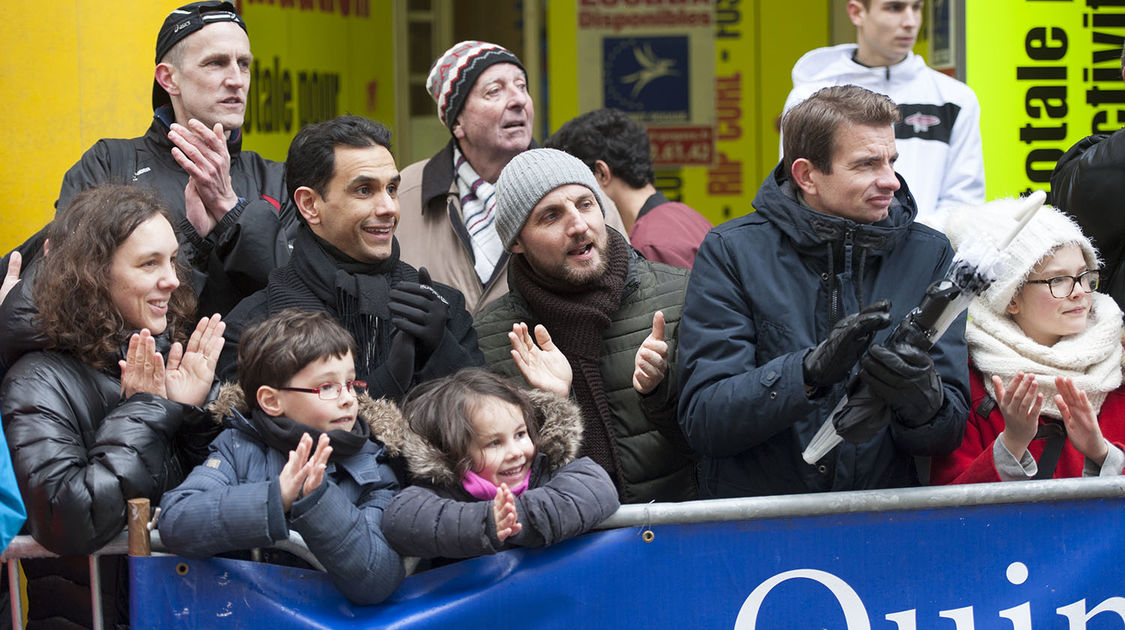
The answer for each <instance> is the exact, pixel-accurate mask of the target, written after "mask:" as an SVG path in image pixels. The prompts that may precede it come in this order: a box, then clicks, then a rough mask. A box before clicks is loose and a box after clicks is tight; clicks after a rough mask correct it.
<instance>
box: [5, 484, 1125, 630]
mask: <svg viewBox="0 0 1125 630" xmlns="http://www.w3.org/2000/svg"><path fill="white" fill-rule="evenodd" d="M1121 498H1125V476H1115V477H1101V478H1096V479H1047V480H1042V481H1027V482H1003V483H989V484H968V485H956V486H940V487H922V488H898V489H891V490H862V491H853V492H828V493H819V494H800V495H784V496H769V497H754V498H744V499H712V500H701V501H687V502H682V503H649V504H641V505H623V506H621V508H620V509H618V511H617V512H616V513H615V514H613V516H610V517H609V518H608V519H606V520H605V521H604V522H602V523H601V524H600V525H598V526H597V529H617V528H630V527H641V528H645V529H648V528H650V527H652V526H655V525H679V524H687V523H706V522H716V521H749V520H764V519H779V518H797V517H806V516H824V515H829V514H851V513H860V512H893V511H901V510H918V509H940V508H958V507H970V506H982V505H1003V504H1015V503H1043V502H1050V501H1073V500H1086V499H1121ZM138 501H143V502H144V504H146V505H145V506H144V507H143V508H142V509H140V510H139V516H137V517H135V518H134V514H133V513H134V511H135V510H134V509H133V507H132V506H131V509H130V516H131V521H130V525H131V527H130V530H129V531H124V532H122V533H121V534H120V535H118V536H117V538H115V539H114V540H113V541H112V542H110V543H109V544H108V545H106V546H105V547H103V548H102V549H100V550H98V551H97V552H96V553H94V554H93V555H91V556H89V566H90V597H91V607H92V611H93V620H94V622H93V623H94V628H95V630H102V628H103V620H102V617H101V589H100V586H101V585H100V575H99V573H98V561H99V558H100V557H101V556H105V555H122V554H125V553H129V554H130V555H142V556H143V555H149V552H150V550H151V551H156V552H158V553H160V552H166V551H167V550H166V549H165V548H164V546H163V545H162V544H161V542H160V535H159V531H155V532H149V531H148V529H147V527H146V526H145V524H146V523H147V522H148V510H147V500H144V499H140V500H138ZM274 548H275V549H281V550H283V551H287V552H289V553H292V554H293V555H295V556H297V557H299V558H301V559H302V560H304V561H305V562H308V563H309V564H310V565H311V566H313V567H315V568H317V569H318V570H321V571H323V570H324V567H323V566H322V565H321V564H320V562H318V561H317V559H316V557H315V556H313V554H312V552H310V551H309V550H308V548H307V547H306V546H305V544H304V540H303V539H302V538H301V536H300V535H299V534H297V533H296V532H290V533H289V540H287V541H284V542H282V543H279V544H278V545H276V546H275V547H274ZM50 557H57V555H56V554H54V553H51V552H50V551H48V550H46V549H44V548H43V547H42V546H41V545H39V544H38V543H36V542H35V541H34V540H33V539H32V538H31V537H30V536H16V537H15V538H14V539H13V540H12V542H11V544H9V545H8V548H7V549H6V550H5V551H4V553H3V555H2V556H0V562H7V563H8V578H9V589H10V600H11V606H12V627H13V628H22V627H23V611H22V609H21V604H20V597H19V569H18V567H17V566H16V563H15V562H11V561H12V560H20V559H24V558H50Z"/></svg>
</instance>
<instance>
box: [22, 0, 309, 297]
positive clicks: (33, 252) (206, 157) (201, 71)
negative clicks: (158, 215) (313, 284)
mask: <svg viewBox="0 0 1125 630" xmlns="http://www.w3.org/2000/svg"><path fill="white" fill-rule="evenodd" d="M252 60H253V56H252V55H251V53H250V39H249V37H248V35H247V30H246V23H245V22H244V21H243V20H242V17H241V16H240V15H239V14H238V12H237V11H236V10H235V7H234V4H232V3H230V2H218V1H215V0H208V1H206V2H192V3H190V4H185V5H184V6H182V7H180V8H178V9H175V10H174V11H172V12H171V13H169V14H168V17H167V18H165V20H164V23H163V24H162V25H161V27H160V32H159V33H158V35H157V38H156V69H155V72H154V78H153V83H152V109H153V116H152V123H151V125H150V126H149V129H148V131H147V132H146V133H145V135H143V136H141V137H138V138H131V139H117V138H103V139H101V140H98V141H97V142H96V143H94V146H92V147H90V149H89V150H87V151H86V152H85V153H84V154H83V155H82V157H81V159H79V160H78V162H77V163H76V164H75V165H74V166H72V167H71V168H70V170H68V171H67V172H66V175H65V176H64V177H63V182H62V188H61V190H60V191H59V198H58V200H57V201H56V202H55V208H56V211H57V212H61V211H62V210H63V209H64V208H66V207H67V206H68V205H69V204H70V200H71V199H72V198H74V196H75V195H77V194H78V193H80V192H81V191H83V190H86V189H87V188H90V187H92V186H97V185H100V184H105V183H112V184H129V185H133V186H140V187H144V188H151V189H153V190H155V191H157V192H158V194H159V195H160V197H161V199H162V200H163V202H164V205H165V206H167V207H168V209H169V211H170V212H171V216H172V217H173V218H172V225H173V227H175V228H176V232H177V235H178V236H179V238H180V249H181V252H180V257H181V259H182V260H183V261H184V262H185V263H186V264H187V265H188V267H189V268H190V269H191V270H192V278H191V281H192V282H191V284H192V286H193V287H194V289H195V292H196V295H197V296H198V303H199V307H200V312H203V313H220V314H222V315H224V316H225V315H226V314H227V313H228V312H229V311H230V310H231V309H232V308H234V305H235V304H238V301H239V300H240V299H242V298H244V297H246V296H248V295H250V294H251V293H253V292H254V291H257V290H258V289H261V288H262V287H264V286H265V285H266V280H267V278H268V276H269V272H270V270H272V269H273V268H274V267H277V266H279V265H281V264H284V263H285V261H286V260H288V258H289V243H290V241H292V239H293V231H294V230H295V229H296V227H297V225H296V220H297V219H296V213H295V211H294V209H293V206H292V204H290V203H287V202H286V197H285V172H284V169H285V165H284V164H281V163H280V162H273V161H271V160H267V159H265V158H263V157H261V156H260V155H258V154H257V153H254V152H253V151H246V150H243V149H242V139H243V138H242V125H243V123H244V121H245V114H246V103H247V94H248V92H249V88H250V63H251V61H252ZM45 234H46V232H45V231H40V232H39V233H38V234H36V235H34V236H32V237H31V238H30V239H29V240H28V241H27V242H25V243H24V244H23V245H21V246H20V248H19V251H20V253H21V255H22V258H23V262H24V267H25V268H26V267H27V266H28V265H29V264H30V263H31V262H32V261H33V260H34V259H35V258H36V257H38V255H39V254H40V252H41V250H42V245H43V237H44V235H45ZM8 264H9V261H7V260H6V261H4V262H3V263H0V268H3V267H6V266H7V265H8Z"/></svg>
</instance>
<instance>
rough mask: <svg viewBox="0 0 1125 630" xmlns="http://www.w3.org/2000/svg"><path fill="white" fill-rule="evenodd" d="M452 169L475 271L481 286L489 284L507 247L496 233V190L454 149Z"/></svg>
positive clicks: (459, 151)
mask: <svg viewBox="0 0 1125 630" xmlns="http://www.w3.org/2000/svg"><path fill="white" fill-rule="evenodd" d="M453 170H454V171H455V172H456V173H457V192H458V196H459V197H460V198H461V219H462V220H463V221H464V222H465V230H467V231H468V233H469V238H470V239H471V240H472V243H473V260H474V263H473V268H474V269H475V270H476V272H477V277H479V278H480V281H481V284H485V283H487V282H488V280H489V278H491V277H492V272H493V271H494V270H495V269H496V264H497V263H498V262H500V259H501V257H503V255H504V244H503V243H501V242H500V235H499V234H497V233H496V220H495V219H496V191H495V190H494V189H493V187H492V184H490V183H488V182H486V181H484V178H482V177H481V176H480V175H477V172H476V171H475V170H473V166H472V165H471V164H469V160H467V159H465V156H464V155H462V154H461V150H460V149H458V148H457V147H456V146H454V147H453Z"/></svg>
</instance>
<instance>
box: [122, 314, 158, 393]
mask: <svg viewBox="0 0 1125 630" xmlns="http://www.w3.org/2000/svg"><path fill="white" fill-rule="evenodd" d="M117 365H119V366H120V367H121V397H122V398H129V397H131V396H132V395H133V394H138V393H144V394H153V395H155V396H160V397H161V398H167V397H168V394H167V391H166V389H165V382H164V377H165V375H164V357H162V356H160V353H159V352H157V351H156V339H154V338H153V337H152V333H150V332H149V331H148V329H147V328H144V329H142V330H141V332H139V333H133V336H132V337H130V338H129V349H128V350H127V351H126V353H125V360H123V361H118V362H117Z"/></svg>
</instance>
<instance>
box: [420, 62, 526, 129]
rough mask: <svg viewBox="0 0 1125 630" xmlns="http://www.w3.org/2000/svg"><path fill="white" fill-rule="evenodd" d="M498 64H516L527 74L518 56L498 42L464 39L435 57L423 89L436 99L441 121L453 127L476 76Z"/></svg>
mask: <svg viewBox="0 0 1125 630" xmlns="http://www.w3.org/2000/svg"><path fill="white" fill-rule="evenodd" d="M498 63H511V64H515V65H516V66H519V69H520V70H523V73H524V76H527V70H526V69H524V67H523V63H521V62H520V60H519V57H516V56H515V55H513V54H512V53H511V52H509V51H508V49H507V48H504V47H503V46H500V45H498V44H490V43H488V42H478V41H464V42H461V43H459V44H455V45H454V46H453V47H452V48H450V49H449V50H447V51H445V52H444V53H442V55H441V56H440V57H438V58H437V61H435V62H434V65H433V66H432V67H430V76H428V77H426V90H427V91H428V92H429V93H430V96H432V97H433V99H434V101H436V102H437V107H438V118H440V119H441V122H442V124H444V125H445V126H446V127H449V128H450V129H452V128H453V124H454V123H456V122H457V115H458V114H460V113H461V108H463V107H464V106H465V99H467V98H468V96H469V90H471V89H473V84H474V83H476V82H477V77H479V76H480V75H481V73H482V72H484V71H485V69H487V68H488V67H489V66H492V65H495V64H498Z"/></svg>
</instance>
